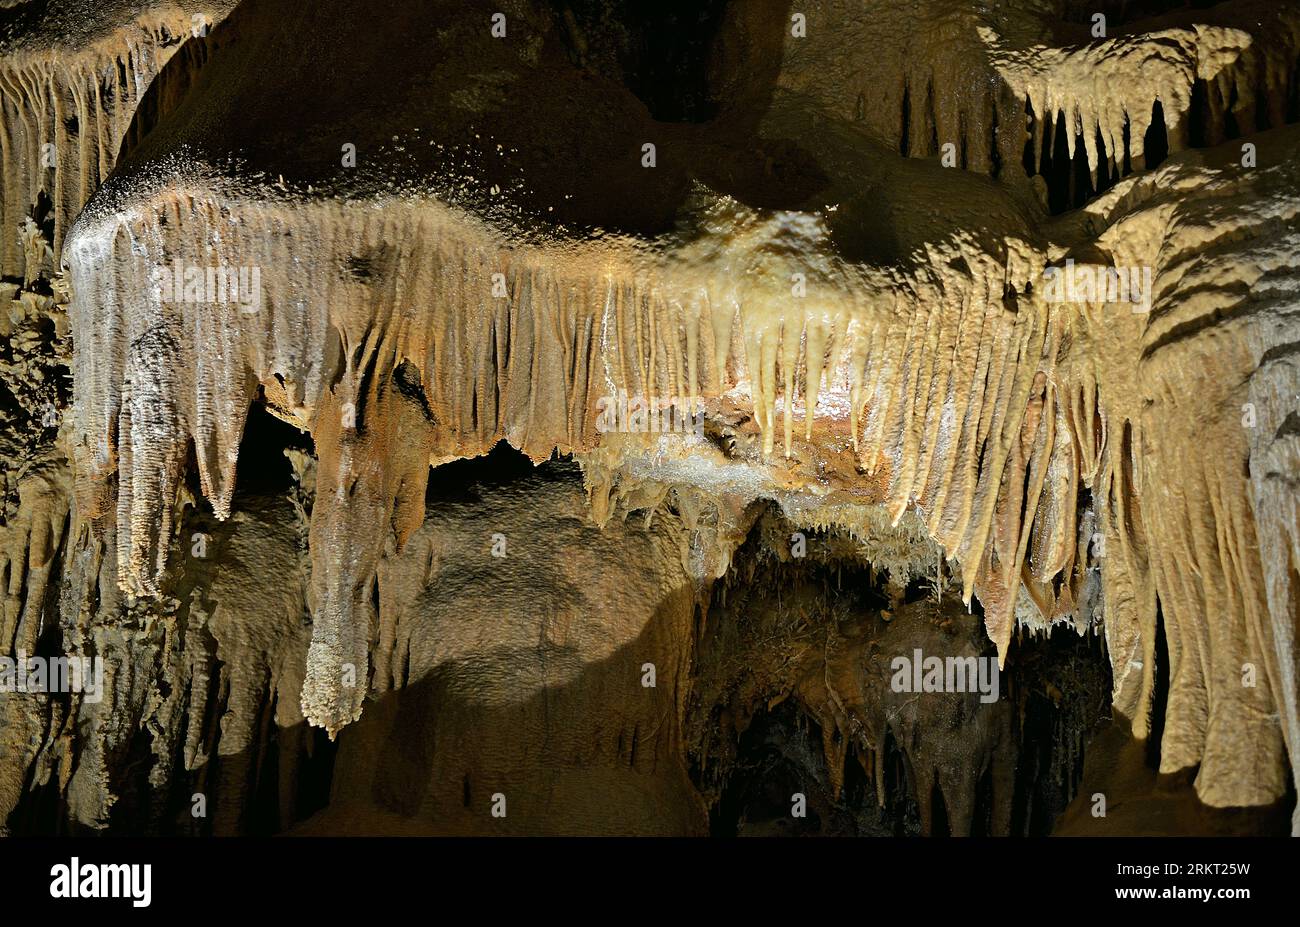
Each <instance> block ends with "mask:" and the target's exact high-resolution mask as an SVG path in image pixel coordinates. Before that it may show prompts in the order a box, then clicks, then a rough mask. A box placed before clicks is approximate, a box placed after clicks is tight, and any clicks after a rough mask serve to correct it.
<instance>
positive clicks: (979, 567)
mask: <svg viewBox="0 0 1300 927" xmlns="http://www.w3.org/2000/svg"><path fill="white" fill-rule="evenodd" d="M1094 7H1095V9H1094ZM1298 88H1300V4H1297V3H1295V2H1289V0H1286V2H1263V0H1234V2H1225V3H1221V4H1218V5H1209V4H1203V3H1196V4H1190V5H1189V4H1185V3H1183V2H1181V0H1178V2H1161V0H1145V2H1136V0H1130V2H1127V3H1121V2H1113V3H1112V2H1101V0H1099V2H1095V3H1091V4H1083V3H1078V2H1074V0H1016V2H1004V3H975V2H969V0H967V2H961V0H923V2H901V0H893V2H882V3H873V4H862V3H855V2H849V0H805V2H799V0H795V2H785V0H730V2H728V0H705V2H689V3H688V2H680V3H679V2H664V3H661V4H642V3H636V2H632V0H576V2H559V0H556V2H545V0H493V2H490V3H488V2H477V0H457V2H452V0H422V2H417V0H321V2H316V3H312V4H304V3H301V2H296V0H242V2H238V3H236V2H224V3H222V2H200V0H185V2H179V0H176V2H159V3H149V2H112V3H94V4H92V3H83V2H76V0H64V2H59V0H48V2H38V0H17V2H14V0H5V2H0V117H2V119H3V122H2V124H0V141H3V143H4V145H3V149H2V151H0V154H2V155H3V180H4V190H3V196H2V197H0V218H2V219H3V228H2V229H0V234H2V237H0V241H2V242H3V250H2V252H0V265H2V266H0V271H2V272H3V274H4V283H3V284H0V287H3V290H4V292H3V294H0V295H3V296H4V303H5V304H6V305H8V306H9V307H10V308H9V309H8V310H7V312H6V313H5V314H4V315H3V316H0V335H3V338H4V343H3V346H2V347H0V368H2V370H0V374H2V380H0V382H2V384H3V388H2V389H0V400H3V402H2V405H0V413H2V414H3V416H4V422H5V426H4V427H5V433H4V440H3V445H2V447H0V450H2V452H3V479H4V490H5V493H6V497H5V500H4V508H3V511H2V512H0V515H3V519H4V522H3V527H0V565H2V566H3V572H2V573H0V579H3V580H4V590H3V591H4V593H5V600H4V612H3V622H2V623H0V632H2V633H0V654H6V655H8V657H9V658H10V660H11V662H23V661H24V660H26V659H27V658H32V659H35V660H37V661H40V660H52V659H57V658H58V657H59V656H60V655H62V656H65V657H77V658H83V657H84V658H88V659H89V658H99V659H100V660H101V661H102V665H103V667H104V680H103V693H102V696H103V697H102V698H95V697H92V694H91V693H89V692H86V691H68V692H57V691H52V692H39V691H15V690H16V689H17V688H19V687H16V686H12V685H11V686H9V687H8V688H7V689H5V690H4V691H0V822H7V824H5V826H6V827H7V829H8V830H9V831H11V832H15V833H44V832H50V831H54V830H59V829H68V828H71V829H82V828H86V829H92V830H96V831H108V832H112V833H135V832H149V833H187V834H188V833H194V834H206V833H241V832H245V833H268V832H282V831H289V830H293V831H297V832H306V833H404V834H406V833H451V834H485V833H513V834H522V833H564V834H581V833H599V834H617V833H646V834H683V833H685V834H703V833H715V834H719V833H742V834H765V833H789V832H795V833H827V834H829V833H835V834H912V833H927V834H929V833H943V832H948V833H954V834H967V833H996V834H1008V833H1020V834H1042V833H1048V832H1067V833H1080V832H1082V833H1088V832H1099V831H1105V832H1111V833H1188V832H1192V833H1285V832H1287V831H1288V830H1291V831H1292V832H1300V817H1297V816H1295V815H1296V812H1295V807H1294V806H1295V794H1296V782H1297V776H1298V775H1300V759H1298V757H1300V681H1298V680H1297V675H1296V672H1297V663H1298V661H1300V645H1298V644H1297V638H1296V629H1297V619H1298V616H1300V492H1298V491H1297V487H1298V486H1300V360H1298V358H1300V353H1297V349H1296V348H1297V345H1298V344H1300V302H1297V296H1296V294H1297V293H1298V292H1300V278H1298V277H1297V264H1298V260H1297V259H1298V258H1300V159H1298V157H1297V152H1300V128H1297V127H1296V125H1295V123H1296V122H1297V120H1300V89H1298ZM900 661H901V662H900ZM934 667H938V668H939V671H938V675H937V676H932V675H930V670H931V669H932V668H934ZM0 669H3V664H0ZM4 681H5V677H4V676H3V675H0V683H3V682H4ZM29 688H30V687H29ZM1096 794H1104V795H1106V796H1107V800H1108V801H1109V803H1110V805H1111V806H1112V808H1113V809H1114V810H1113V813H1112V814H1110V815H1109V816H1105V817H1102V816H1095V815H1093V814H1090V813H1089V809H1090V808H1092V807H1093V800H1094V796H1095V795H1096ZM195 795H202V796H204V799H205V802H206V807H207V811H206V813H205V814H204V815H201V816H199V815H196V814H195V813H194V806H193V796H195ZM54 798H57V801H53V800H51V799H54ZM801 803H802V804H801ZM56 809H57V810H56Z"/></svg>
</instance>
